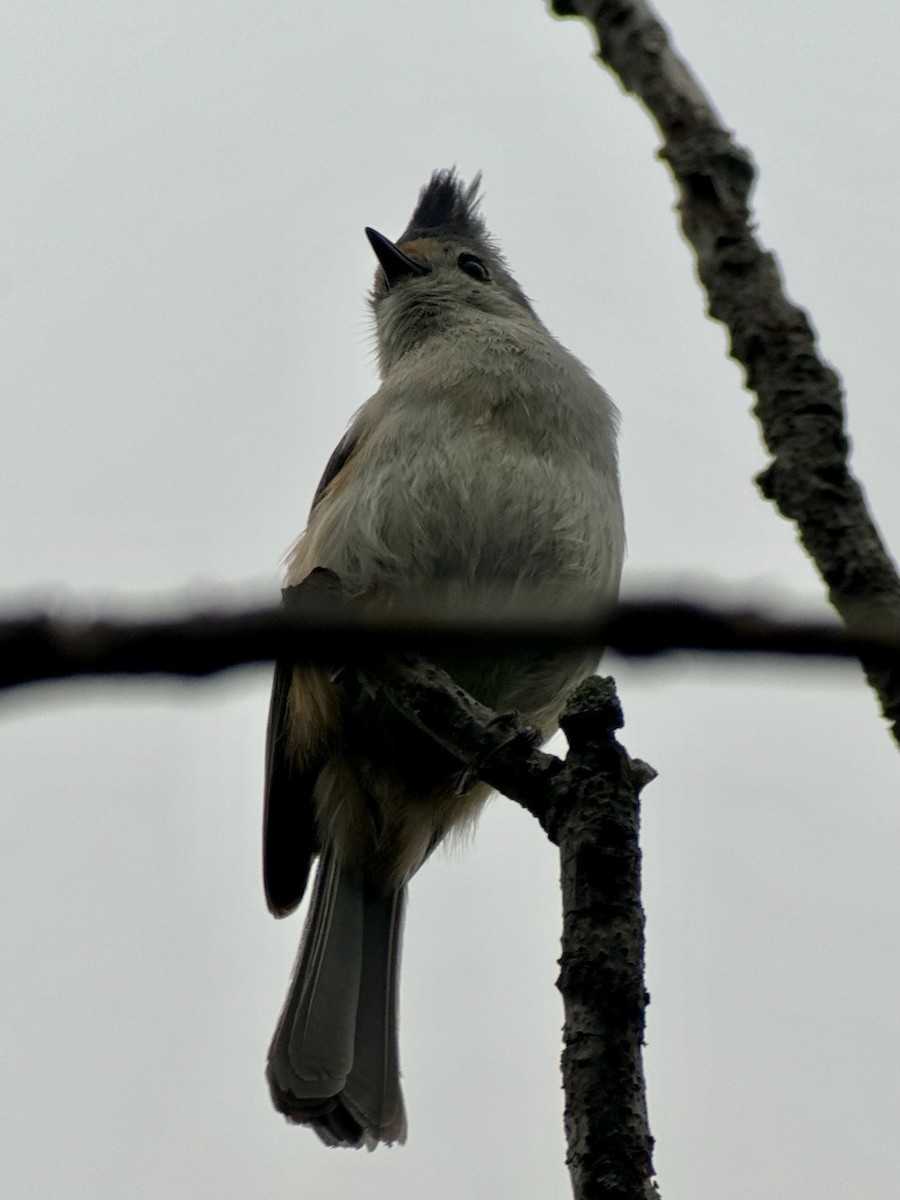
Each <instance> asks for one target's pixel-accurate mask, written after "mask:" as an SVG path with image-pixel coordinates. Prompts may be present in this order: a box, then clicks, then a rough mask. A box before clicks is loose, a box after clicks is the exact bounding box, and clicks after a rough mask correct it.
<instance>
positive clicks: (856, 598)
mask: <svg viewBox="0 0 900 1200" xmlns="http://www.w3.org/2000/svg"><path fill="white" fill-rule="evenodd" d="M553 11H554V12H555V13H557V14H558V15H559V16H580V17H584V18H585V19H586V20H587V21H589V22H590V23H591V24H592V25H593V27H594V30H595V31H596V34H597V39H598V48H599V57H600V59H601V61H602V62H603V63H604V65H605V66H607V67H608V68H609V69H610V71H612V72H613V73H614V74H615V75H616V76H617V77H618V78H619V80H620V82H621V83H622V86H623V87H624V88H625V89H626V90H627V91H629V92H632V93H634V95H636V96H637V97H638V99H639V100H640V101H641V103H642V104H643V105H644V107H645V108H646V110H647V111H648V113H649V114H650V116H651V117H652V118H653V120H654V121H655V123H656V126H657V128H658V129H659V132H660V135H661V137H662V148H661V150H660V157H661V158H662V159H663V160H664V161H665V162H666V163H667V164H668V167H669V169H670V171H671V173H672V177H673V179H674V181H675V186H676V188H677V191H678V204H677V208H678V215H679V218H680V220H681V228H682V231H683V232H684V235H685V238H686V239H687V241H688V243H689V244H690V246H691V247H692V249H693V251H694V254H695V255H696V260H697V272H698V275H699V277H700V282H701V283H702V285H703V287H704V289H705V290H706V296H707V301H708V309H709V314H710V316H712V317H714V318H715V319H716V320H718V321H721V322H722V323H723V324H724V325H725V326H726V328H727V330H728V333H729V337H730V342H731V345H730V353H731V357H732V358H733V359H735V361H736V362H738V363H740V364H741V366H743V368H744V370H745V372H746V378H747V386H748V387H749V388H751V389H752V390H753V391H754V392H755V393H756V397H757V402H756V406H755V413H756V417H757V419H758V421H759V424H760V427H761V429H762V434H763V438H764V440H765V444H766V447H767V449H768V450H769V452H770V453H771V455H772V461H771V463H770V464H769V466H768V467H767V468H766V469H765V470H764V471H763V472H762V474H761V475H760V476H759V479H758V481H757V482H758V484H759V488H760V490H761V491H762V493H763V495H764V496H766V498H767V499H769V500H771V501H773V503H774V504H775V505H776V506H777V507H778V509H779V511H780V512H781V513H782V515H783V516H785V517H786V518H788V520H791V521H793V522H795V524H796V526H797V532H798V534H799V537H800V540H801V542H802V544H803V546H804V548H805V550H806V552H807V553H808V554H809V556H810V558H811V559H812V561H813V562H814V563H815V565H816V568H817V569H818V571H819V574H820V575H821V577H822V579H823V581H824V583H825V585H826V587H827V589H828V596H829V599H830V600H831V603H832V604H833V605H834V607H835V609H836V610H837V611H838V613H840V615H841V618H842V620H843V621H844V623H845V624H846V625H847V627H848V628H849V629H850V630H854V629H857V628H859V627H860V624H861V623H870V624H880V625H881V627H882V628H883V629H884V630H885V631H886V632H888V631H890V632H893V633H894V634H895V635H896V634H897V632H898V631H900V578H898V574H897V568H896V566H895V564H894V562H893V561H892V559H891V556H890V554H889V553H888V551H887V548H886V547H885V545H884V543H883V541H882V539H881V535H880V533H879V531H878V528H877V526H876V524H875V521H874V520H873V518H872V515H871V514H870V512H869V510H868V506H867V504H866V498H865V495H864V494H863V490H862V488H861V486H860V484H859V481H858V480H857V479H856V478H855V477H854V475H853V473H852V471H851V470H850V467H849V464H848V461H847V460H848V442H847V435H846V430H845V419H844V396H843V387H842V383H841V379H840V377H839V376H838V374H837V372H836V371H834V370H833V369H832V368H831V367H830V366H829V365H828V364H827V363H826V362H824V360H823V359H822V357H821V355H820V353H819V349H818V346H817V345H816V337H815V333H814V331H813V328H812V326H811V324H810V321H809V318H808V317H807V315H806V313H805V312H804V311H803V310H802V309H801V308H799V307H798V306H797V305H796V304H793V303H792V302H791V301H790V300H789V299H788V298H787V296H786V295H785V292H784V288H783V286H782V281H781V276H780V273H779V269H778V264H777V262H776V260H775V257H774V255H772V254H771V253H770V252H769V251H767V250H766V249H764V248H763V246H761V245H760V242H759V240H758V239H757V238H756V236H755V233H754V228H753V222H752V213H751V207H750V194H751V191H752V188H753V184H754V180H755V175H756V171H755V168H754V165H753V161H752V159H751V158H750V155H749V154H748V153H747V151H746V150H745V149H744V148H743V147H741V146H739V145H738V144H737V143H736V142H735V141H734V138H733V137H732V135H731V132H730V131H729V130H728V129H726V128H725V126H724V125H723V124H722V121H721V119H720V117H719V115H718V113H717V112H716V110H715V108H714V107H713V104H712V102H711V100H710V99H709V97H708V96H707V95H706V93H705V92H704V90H703V88H702V87H701V85H700V83H699V81H698V80H697V79H696V78H695V76H694V75H693V73H692V72H691V69H690V67H689V66H688V64H687V63H686V62H685V60H684V59H683V58H682V57H681V56H680V55H679V54H678V51H677V50H676V48H675V47H674V45H673V44H672V41H671V39H670V37H669V34H668V31H667V29H666V28H665V26H664V25H663V24H662V22H661V21H660V19H659V17H658V16H657V14H656V12H655V11H654V9H653V6H652V5H651V4H650V3H648V0H553ZM862 664H863V668H864V669H865V672H866V676H867V678H868V680H869V683H870V685H871V686H872V688H873V690H874V691H875V693H876V694H877V696H878V699H879V701H880V703H881V708H882V711H883V713H884V715H885V717H887V719H888V720H889V721H890V723H891V727H892V732H893V734H894V737H895V739H896V740H897V741H900V669H898V667H897V666H896V665H895V664H890V663H885V662H884V661H879V660H878V659H876V658H869V657H863V659H862Z"/></svg>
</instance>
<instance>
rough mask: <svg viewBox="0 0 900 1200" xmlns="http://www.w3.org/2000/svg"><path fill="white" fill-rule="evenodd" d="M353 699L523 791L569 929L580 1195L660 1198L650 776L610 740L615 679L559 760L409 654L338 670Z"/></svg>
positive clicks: (502, 787) (567, 987)
mask: <svg viewBox="0 0 900 1200" xmlns="http://www.w3.org/2000/svg"><path fill="white" fill-rule="evenodd" d="M341 684H342V688H343V691H344V695H345V698H346V700H347V702H348V703H350V704H356V705H359V706H360V707H363V708H364V707H365V706H366V705H367V704H368V703H370V701H371V697H372V695H373V693H377V694H378V695H379V697H385V698H387V699H388V700H389V701H390V702H391V703H392V704H393V705H394V706H395V707H396V708H397V709H398V710H399V711H400V712H401V713H402V714H403V715H404V716H405V717H406V718H407V719H408V720H409V721H411V722H412V723H413V724H414V725H415V726H416V727H417V728H418V729H420V730H422V731H423V732H425V733H426V734H428V735H429V736H430V737H431V738H433V739H434V741H436V742H437V743H438V744H439V745H441V746H442V747H443V748H444V749H445V750H447V751H449V752H450V753H451V754H453V755H454V757H455V758H457V759H458V760H459V762H460V763H461V764H462V765H463V766H465V767H466V768H467V769H468V771H470V772H471V773H472V774H475V775H477V776H478V777H479V778H481V779H483V780H484V781H485V782H487V783H489V784H490V785H491V786H492V787H494V788H496V790H497V791H499V792H502V793H503V794H504V795H506V796H508V797H510V798H511V799H514V800H517V801H518V802H519V803H520V804H522V806H523V807H524V808H527V809H528V811H529V812H531V813H532V814H533V815H534V816H535V817H537V819H538V820H539V821H540V823H541V825H542V826H543V828H544V830H545V831H546V832H547V834H548V836H549V838H550V840H551V841H552V842H554V843H555V844H557V845H558V846H559V853H560V873H561V883H562V902H563V903H562V907H563V933H562V955H561V958H560V973H559V979H558V983H557V986H558V987H559V990H560V993H561V995H562V998H563V1004H564V1007H565V1027H564V1030H563V1057H562V1073H563V1087H564V1090H565V1095H566V1110H565V1127H566V1138H567V1141H568V1147H569V1149H568V1156H567V1161H568V1165H569V1172H570V1175H571V1179H572V1188H573V1194H574V1197H575V1200H654V1198H655V1197H656V1196H657V1192H656V1188H655V1187H654V1185H653V1183H652V1176H653V1162H652V1154H653V1139H652V1137H651V1135H650V1129H649V1123H648V1119H647V1102H646V1088H645V1081H644V1070H643V1056H642V1052H643V1041H644V1015H645V1010H646V1007H647V1004H648V1001H649V997H648V996H647V993H646V990H645V987H644V913H643V908H642V906H641V894H640V882H641V874H640V865H641V854H640V846H639V841H638V834H639V820H640V807H639V796H640V791H641V789H642V788H643V786H644V785H645V784H646V783H648V782H649V781H650V780H651V779H653V778H654V776H655V772H654V771H653V770H652V769H651V768H650V767H648V766H647V765H646V764H645V763H642V762H639V761H637V760H632V759H630V758H629V757H628V755H627V754H626V752H625V751H624V750H623V749H622V747H621V746H620V745H619V744H618V743H617V742H616V739H615V731H616V730H617V729H618V728H620V727H621V725H622V714H621V710H620V708H619V702H618V698H617V696H616V693H615V687H614V684H613V681H612V680H611V679H597V678H592V679H589V680H587V681H586V682H585V683H583V684H582V685H581V687H579V688H578V689H576V691H575V692H574V693H573V695H572V696H571V698H570V700H569V703H568V705H567V706H566V710H565V712H564V713H563V716H562V718H561V721H560V724H561V726H562V728H563V731H564V732H565V734H566V737H567V739H568V742H569V753H568V755H567V757H566V760H565V762H561V761H560V760H559V759H558V758H556V757H555V756H554V755H552V754H545V753H543V752H542V751H541V750H540V749H539V745H540V740H541V739H540V734H539V733H538V731H537V730H535V729H531V728H529V727H528V726H527V725H525V724H523V722H522V721H521V720H520V718H519V717H518V716H517V714H515V713H511V714H507V715H504V716H498V715H496V714H495V713H493V712H492V711H491V710H490V709H489V708H486V707H485V706H484V705H482V704H480V703H479V702H478V701H477V700H474V699H473V698H472V697H471V696H469V695H468V694H467V693H466V692H464V691H463V690H462V689H461V688H459V687H458V686H457V685H456V684H455V683H454V682H453V680H452V679H451V678H450V676H449V675H447V674H446V672H444V671H442V670H440V669H439V668H437V667H435V666H434V665H433V664H431V663H428V662H425V661H424V660H422V659H420V658H418V657H417V656H415V655H407V656H404V657H403V658H402V659H393V658H392V659H390V660H385V661H383V662H380V663H379V664H378V666H377V667H373V668H371V669H370V668H365V669H358V668H356V669H352V670H347V671H344V672H342V673H341Z"/></svg>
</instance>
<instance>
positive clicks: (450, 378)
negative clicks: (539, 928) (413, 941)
mask: <svg viewBox="0 0 900 1200" xmlns="http://www.w3.org/2000/svg"><path fill="white" fill-rule="evenodd" d="M478 182H479V181H478V180H477V179H476V180H475V181H474V182H473V183H472V184H470V185H468V186H466V185H464V184H463V183H462V182H461V181H460V179H459V178H458V176H457V175H456V173H455V172H454V171H452V170H450V171H438V172H436V173H435V174H434V175H432V177H431V179H430V181H429V182H428V183H427V184H426V186H425V187H424V188H423V189H422V191H421V193H420V195H419V199H418V203H417V205H416V208H415V211H414V213H413V215H412V218H411V220H410V222H409V225H408V226H407V228H406V230H405V232H404V233H403V234H402V235H401V236H400V238H399V239H398V240H397V241H396V242H392V241H390V240H389V239H388V238H386V237H385V236H384V235H383V234H380V233H377V232H376V231H375V230H373V229H367V230H366V234H367V235H368V239H369V242H370V243H371V246H372V249H373V250H374V252H375V256H376V258H377V259H378V264H379V266H378V272H377V276H376V280H375V285H374V288H373V292H372V297H371V301H372V310H373V313H374V318H375V329H376V336H377V348H378V362H379V367H380V371H381V386H380V387H379V389H378V391H377V392H376V393H375V395H374V396H372V398H371V399H370V400H368V401H367V402H366V403H365V404H364V405H363V406H362V408H361V409H360V410H359V411H358V412H357V414H356V416H355V417H354V419H353V422H352V424H351V426H350V428H349V431H348V432H347V434H346V435H345V437H344V438H343V439H342V441H341V442H340V444H339V445H338V447H337V449H336V450H335V451H334V453H333V454H332V456H331V459H330V461H329V462H328V465H327V466H326V468H325V473H324V475H323V476H322V480H321V482H320V483H319V487H318V489H317V491H316V495H315V499H314V501H313V505H312V511H311V513H310V517H309V522H308V524H307V527H306V531H305V532H304V533H303V535H302V536H301V537H300V539H299V540H298V541H297V543H296V545H295V546H294V547H293V549H292V551H291V552H290V555H289V557H288V569H287V582H288V584H290V585H295V584H299V583H301V582H302V581H303V580H304V579H305V578H306V577H307V576H308V575H309V574H310V573H311V572H312V571H313V570H314V569H315V568H317V567H325V568H328V569H330V570H331V571H333V572H334V573H336V574H337V576H338V577H339V579H340V581H341V584H342V586H343V589H344V591H345V593H346V594H347V595H348V596H350V597H351V598H358V599H359V600H360V602H367V603H380V604H390V603H392V602H396V600H397V599H400V598H406V599H407V600H408V599H409V598H416V599H422V598H428V597H433V598H436V599H437V600H438V601H439V602H440V603H442V604H445V605H446V604H450V605H452V603H453V600H454V598H465V599H466V600H467V601H472V600H475V601H483V602H484V603H485V604H486V605H489V606H490V609H491V611H496V610H497V609H498V608H499V609H502V608H503V607H504V606H510V605H514V604H515V602H516V600H517V598H518V599H521V598H523V597H526V598H527V599H528V600H529V601H532V602H533V601H534V600H535V598H537V599H539V600H541V601H542V602H545V603H546V605H547V607H548V610H549V611H552V609H553V607H554V606H558V605H561V604H566V605H571V604H573V603H592V604H594V605H601V604H603V603H609V602H611V601H614V600H615V598H616V595H617V592H618V587H619V577H620V574H621V568H622V556H623V548H624V533H623V526H622V511H621V502H620V496H619V483H618V471H617V465H616V424H617V414H616V410H615V408H614V406H613V404H612V403H611V401H610V400H609V398H608V396H607V395H606V393H605V392H604V391H603V389H602V388H601V387H600V386H599V385H598V384H597V383H595V382H594V380H593V379H592V378H591V376H590V374H589V373H588V371H587V370H586V369H585V367H584V366H582V364H581V363H580V362H578V360H577V359H575V358H574V357H573V356H572V355H571V354H569V353H568V351H566V350H565V349H563V347H562V346H561V345H560V344H559V342H557V341H556V339H555V338H554V337H553V336H552V335H551V334H550V333H549V332H548V330H547V329H546V328H545V326H544V325H543V324H542V323H541V321H540V320H539V318H538V317H537V315H536V314H535V312H534V310H533V308H532V307H531V304H530V303H529V301H528V299H527V298H526V296H525V295H524V293H523V292H522V290H521V289H520V287H519V285H518V284H517V283H516V281H515V279H514V278H513V276H512V274H511V273H510V271H509V268H508V267H507V265H506V263H505V261H504V259H503V258H502V256H501V254H500V252H499V250H498V248H497V246H496V244H495V243H494V241H493V240H492V239H491V237H490V235H489V234H488V232H487V229H486V227H485V224H484V221H483V220H482V218H481V216H480V214H479V207H478V206H479V201H478V194H477V192H478ZM559 253H560V254H567V255H568V254H570V253H571V248H570V247H568V246H566V245H565V243H564V242H563V241H562V240H560V245H559ZM595 660H596V655H591V654H590V653H588V654H579V653H575V654H565V655H557V656H546V655H545V656H543V657H541V656H531V657H523V656H521V655H520V656H515V657H503V658H493V657H490V656H483V655H482V656H481V657H480V658H477V659H476V658H474V657H467V658H462V659H455V660H454V661H445V662H442V663H441V664H440V665H441V666H443V667H445V668H446V669H447V670H448V671H449V672H450V674H451V675H452V676H453V678H454V679H455V680H456V682H457V683H458V684H459V685H460V686H461V687H464V688H465V689H466V690H467V691H469V692H470V693H471V694H472V695H474V696H475V697H476V698H477V699H478V700H480V701H482V702H483V703H485V704H487V705H490V706H492V707H494V708H499V709H503V710H509V709H517V710H519V712H520V713H521V714H522V716H523V717H524V718H525V719H526V720H528V721H530V722H531V723H533V724H534V725H536V726H537V727H538V728H539V729H540V731H541V733H542V734H543V736H544V737H549V736H550V735H551V734H552V733H553V732H554V730H555V729H556V726H557V718H558V714H559V712H560V710H561V708H562V705H563V702H564V699H565V696H566V694H567V693H568V691H569V690H570V689H571V688H572V687H573V686H574V685H575V684H576V683H578V682H580V680H581V679H583V678H584V677H585V676H587V675H588V674H590V673H591V671H592V670H593V669H594V668H595V666H596V661H595ZM266 775H267V777H266V810H265V831H264V874H265V887H266V897H267V901H268V904H269V908H270V909H271V911H272V912H273V913H274V914H275V915H276V916H284V915H286V914H287V913H289V912H291V911H292V910H293V909H294V908H295V907H296V906H297V904H298V903H299V902H300V900H301V898H302V896H303V894H304V891H305V889H306V885H307V880H308V876H309V871H310V865H311V863H312V861H313V859H314V858H316V857H317V856H318V858H319V867H318V872H317V875H316V881H315V884H314V887H313V894H312V899H311V903H310V909H309V916H308V918H307V922H306V929H305V932H304V936H303V941H302V943H301V947H300V954H299V957H298V960H297V967H296V971H295V974H294V978H293V981H292V983H291V987H290V991H289V994H288V997H287V1000H286V1002H285V1006H284V1009H283V1011H282V1014H281V1018H280V1021H279V1024H278V1028H277V1030H276V1032H275V1036H274V1039H273V1041H272V1046H271V1049H270V1052H269V1061H268V1079H269V1085H270V1088H271V1092H272V1097H273V1100H274V1103H275V1106H276V1108H278V1109H279V1110H280V1111H281V1112H282V1113H284V1115H285V1116H286V1117H287V1118H288V1119H289V1120H290V1121H294V1122H298V1123H301V1124H307V1125H311V1126H312V1127H313V1129H314V1130H315V1131H316V1133H317V1134H318V1135H319V1137H320V1138H321V1139H322V1140H323V1141H324V1142H326V1143H327V1144H328V1145H331V1146H362V1145H366V1146H369V1147H370V1148H372V1147H374V1146H375V1145H377V1144H378V1143H379V1142H388V1143H390V1142H402V1141H403V1140H404V1139H405V1137H406V1116H405V1112H404V1107H403V1097H402V1094H401V1089H400V1074H399V1068H398V1051H397V990H398V969H399V962H400V941H401V932H402V924H403V908H404V901H405V894H406V885H407V883H408V881H409V879H410V878H411V876H412V875H413V874H414V873H415V872H416V870H417V869H418V868H419V867H420V865H421V864H422V862H423V861H424V860H425V859H426V858H427V856H428V855H429V853H430V852H431V850H432V849H433V848H434V847H435V846H436V845H437V844H438V843H439V842H440V841H441V840H442V839H443V838H444V837H445V836H446V835H447V833H448V832H449V831H451V830H452V829H454V828H457V827H460V826H461V825H464V824H465V823H467V822H470V821H471V820H472V819H473V817H474V816H475V815H476V814H477V813H478V811H479V809H480V808H481V806H482V805H483V803H484V800H485V799H486V796H487V793H488V788H487V787H486V786H485V785H484V784H481V783H479V782H478V781H477V780H476V779H473V778H472V776H471V775H469V774H466V773H465V771H464V770H463V765H462V764H460V763H459V762H457V761H456V760H455V759H454V758H453V757H452V756H451V755H450V754H448V753H447V752H446V751H444V750H442V749H441V748H439V747H438V746H437V745H436V744H434V743H433V742H432V741H430V740H429V739H428V738H427V737H426V736H425V735H424V734H422V733H420V732H419V731H418V730H416V729H414V728H413V726H412V725H410V724H409V723H408V722H406V721H404V720H403V718H402V717H401V716H400V715H399V714H398V713H397V712H395V711H394V710H393V709H391V708H390V706H389V705H388V704H387V703H386V702H384V701H382V702H381V703H380V704H379V702H378V700H377V698H376V699H375V700H374V701H373V703H372V704H371V705H370V707H369V709H368V711H363V712H360V710H359V706H358V705H357V706H352V707H351V705H349V704H348V703H347V702H346V699H345V698H343V697H342V693H341V686H340V679H339V677H336V676H334V675H333V674H329V673H328V672H327V671H324V670H322V669H321V668H314V667H308V666H294V665H292V664H291V663H280V664H278V665H277V667H276V673H275V681H274V687H273V692H272V705H271V712H270V718H269V736H268V748H267V773H266Z"/></svg>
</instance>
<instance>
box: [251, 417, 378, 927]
mask: <svg viewBox="0 0 900 1200" xmlns="http://www.w3.org/2000/svg"><path fill="white" fill-rule="evenodd" d="M359 442H360V436H359V433H358V431H357V430H356V429H353V428H351V429H350V430H348V431H347V433H346V434H344V436H343V437H342V438H341V440H340V442H338V444H337V446H336V447H335V449H334V452H333V454H332V455H331V457H330V458H329V460H328V463H327V464H326V466H325V470H324V472H323V473H322V478H321V479H320V480H319V486H318V487H317V488H316V493H315V496H314V497H313V502H312V510H311V511H314V510H315V508H316V506H317V505H318V504H319V503H320V501H321V500H322V498H323V497H324V495H325V492H326V491H327V489H328V486H329V484H331V483H332V482H333V480H335V479H336V478H337V476H338V475H340V473H341V471H342V470H343V469H344V467H345V466H346V465H347V463H348V462H349V460H350V459H351V458H352V457H353V454H354V451H355V450H356V448H357V446H358V444H359ZM293 677H294V664H293V663H292V662H291V661H289V660H280V661H278V662H276V663H275V678H274V680H273V682H272V699H271V703H270V705H269V728H268V733H267V736H266V779H265V809H264V817H263V882H264V885H265V893H266V903H267V904H268V906H269V910H270V912H272V913H273V914H274V915H275V916H277V917H283V916H287V914H288V913H290V912H292V911H293V910H294V909H295V908H296V907H297V905H298V904H299V903H300V901H301V900H302V899H303V893H304V892H305V891H306V885H307V881H308V879H309V871H310V866H311V865H312V860H313V858H314V857H315V855H316V854H317V853H318V852H319V849H320V846H319V837H318V832H317V829H316V818H315V807H314V805H313V789H314V787H315V783H316V779H317V777H318V774H319V770H320V768H321V765H322V764H321V762H320V761H318V760H313V761H309V762H307V763H305V764H304V765H303V766H301V765H300V763H299V762H298V757H297V754H296V752H295V750H294V749H293V747H292V746H291V742H290V730H289V717H290V714H289V697H290V690H291V683H292V680H293Z"/></svg>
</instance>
